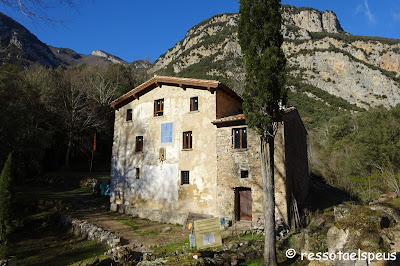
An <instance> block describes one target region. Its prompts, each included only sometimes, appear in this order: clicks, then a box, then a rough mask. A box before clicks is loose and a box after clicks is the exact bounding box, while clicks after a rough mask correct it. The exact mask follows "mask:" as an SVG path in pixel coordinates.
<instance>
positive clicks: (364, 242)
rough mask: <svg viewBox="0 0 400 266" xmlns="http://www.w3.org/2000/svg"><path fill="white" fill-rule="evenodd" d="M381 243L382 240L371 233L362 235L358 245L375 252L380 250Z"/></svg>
mask: <svg viewBox="0 0 400 266" xmlns="http://www.w3.org/2000/svg"><path fill="white" fill-rule="evenodd" d="M382 241H383V239H382V237H381V236H380V235H379V234H378V233H375V232H373V233H372V232H371V233H368V234H363V235H362V238H361V242H360V245H361V247H362V248H363V249H365V250H369V251H375V250H378V249H379V248H380V246H381V244H382Z"/></svg>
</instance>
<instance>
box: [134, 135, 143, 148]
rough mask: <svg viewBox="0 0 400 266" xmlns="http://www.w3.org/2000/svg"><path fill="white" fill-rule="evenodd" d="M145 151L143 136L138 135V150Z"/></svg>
mask: <svg viewBox="0 0 400 266" xmlns="http://www.w3.org/2000/svg"><path fill="white" fill-rule="evenodd" d="M142 151H143V136H137V137H136V152H142Z"/></svg>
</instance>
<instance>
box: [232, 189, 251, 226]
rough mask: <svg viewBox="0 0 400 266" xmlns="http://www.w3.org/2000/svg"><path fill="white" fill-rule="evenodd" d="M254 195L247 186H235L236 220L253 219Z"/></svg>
mask: <svg viewBox="0 0 400 266" xmlns="http://www.w3.org/2000/svg"><path fill="white" fill-rule="evenodd" d="M252 203H253V200H252V197H251V189H250V188H246V187H237V188H235V220H236V221H251V220H252Z"/></svg>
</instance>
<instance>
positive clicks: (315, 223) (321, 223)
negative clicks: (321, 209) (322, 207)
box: [313, 218, 325, 227]
mask: <svg viewBox="0 0 400 266" xmlns="http://www.w3.org/2000/svg"><path fill="white" fill-rule="evenodd" d="M313 224H314V225H315V226H317V227H322V226H324V224H325V219H323V218H319V219H317V220H315V221H314V222H313Z"/></svg>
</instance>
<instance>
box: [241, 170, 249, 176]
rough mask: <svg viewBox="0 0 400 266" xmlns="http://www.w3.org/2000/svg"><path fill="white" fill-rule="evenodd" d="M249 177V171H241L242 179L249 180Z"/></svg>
mask: <svg viewBox="0 0 400 266" xmlns="http://www.w3.org/2000/svg"><path fill="white" fill-rule="evenodd" d="M248 177H249V170H242V171H240V178H248Z"/></svg>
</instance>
